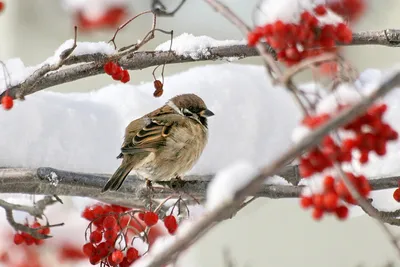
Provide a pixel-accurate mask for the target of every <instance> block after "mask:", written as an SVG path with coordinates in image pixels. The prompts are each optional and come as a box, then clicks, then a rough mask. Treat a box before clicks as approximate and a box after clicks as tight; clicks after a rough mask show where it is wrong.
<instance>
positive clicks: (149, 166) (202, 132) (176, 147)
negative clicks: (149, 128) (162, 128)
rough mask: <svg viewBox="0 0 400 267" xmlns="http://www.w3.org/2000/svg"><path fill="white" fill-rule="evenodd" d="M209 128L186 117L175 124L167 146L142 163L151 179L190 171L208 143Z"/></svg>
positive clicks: (156, 179)
mask: <svg viewBox="0 0 400 267" xmlns="http://www.w3.org/2000/svg"><path fill="white" fill-rule="evenodd" d="M207 137H208V134H207V128H205V127H204V126H202V125H201V124H199V123H197V122H195V121H192V120H191V119H185V120H184V122H181V123H179V124H178V125H175V127H173V128H172V129H171V132H170V135H169V136H168V137H167V142H166V145H165V146H162V147H160V148H159V149H158V150H157V151H156V152H154V156H153V157H152V160H151V161H147V162H146V163H145V164H144V165H142V168H141V169H142V170H143V168H144V169H145V170H143V171H145V172H147V173H148V175H149V177H147V178H148V179H150V180H154V181H162V180H169V179H171V178H174V177H176V176H181V175H183V174H185V173H186V172H187V171H189V170H190V169H191V168H192V167H193V166H194V164H195V163H196V161H197V160H198V159H199V157H200V155H201V153H202V152H203V150H204V147H205V145H206V143H207Z"/></svg>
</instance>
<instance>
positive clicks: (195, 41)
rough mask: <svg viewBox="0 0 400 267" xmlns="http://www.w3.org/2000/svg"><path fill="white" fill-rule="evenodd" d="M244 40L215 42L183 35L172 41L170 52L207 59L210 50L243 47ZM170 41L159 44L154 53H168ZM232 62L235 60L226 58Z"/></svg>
mask: <svg viewBox="0 0 400 267" xmlns="http://www.w3.org/2000/svg"><path fill="white" fill-rule="evenodd" d="M244 44H246V41H245V40H241V41H238V40H223V41H220V40H215V39H213V38H211V37H209V36H194V35H193V34H188V33H183V34H181V35H179V36H178V37H175V38H174V39H173V40H172V48H171V50H172V51H174V52H175V54H177V55H180V56H184V57H190V58H193V59H199V58H201V57H207V56H209V55H211V53H210V48H212V47H218V46H230V45H244ZM170 45H171V40H168V41H167V42H165V43H162V44H160V45H159V46H157V47H156V48H155V51H169V50H170ZM227 60H229V61H232V60H235V58H227Z"/></svg>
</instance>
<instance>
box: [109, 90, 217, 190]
mask: <svg viewBox="0 0 400 267" xmlns="http://www.w3.org/2000/svg"><path fill="white" fill-rule="evenodd" d="M213 115H214V113H213V112H212V111H210V110H209V109H207V106H206V104H205V103H204V101H203V100H202V99H201V98H200V97H198V96H197V95H195V94H183V95H178V96H175V97H173V98H171V99H170V100H169V101H168V102H167V103H166V104H165V105H164V106H162V107H160V108H158V109H156V110H154V111H152V112H150V113H148V114H146V115H144V116H143V117H141V118H139V119H136V120H134V121H132V122H131V123H130V124H129V125H128V126H127V127H126V129H125V137H124V142H123V144H122V146H121V153H120V154H119V155H118V156H117V158H118V159H120V158H122V163H121V165H120V166H119V168H118V169H117V170H116V171H115V173H114V174H113V175H112V177H111V178H110V179H109V180H108V181H107V183H106V185H105V186H104V188H103V189H102V192H105V191H108V190H112V191H117V190H118V189H119V188H120V187H121V185H122V183H123V182H124V180H125V179H126V177H127V176H128V174H129V173H130V172H131V171H132V170H135V171H136V173H137V174H138V176H139V177H140V178H142V179H146V180H148V181H155V182H157V181H169V180H171V179H174V178H180V177H181V175H183V174H185V173H186V172H187V171H189V170H190V169H191V168H192V167H193V165H194V164H195V163H196V162H197V160H198V159H199V157H200V155H201V153H202V152H203V150H204V147H205V146H206V144H207V140H208V125H207V118H208V117H210V116H213Z"/></svg>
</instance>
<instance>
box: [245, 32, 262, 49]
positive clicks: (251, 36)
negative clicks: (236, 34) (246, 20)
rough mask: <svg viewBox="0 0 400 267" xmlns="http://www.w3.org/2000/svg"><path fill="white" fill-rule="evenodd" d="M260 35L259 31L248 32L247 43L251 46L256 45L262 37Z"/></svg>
mask: <svg viewBox="0 0 400 267" xmlns="http://www.w3.org/2000/svg"><path fill="white" fill-rule="evenodd" d="M260 37H261V36H260V35H259V34H258V33H255V32H249V33H248V34H247V43H248V45H249V46H255V45H256V44H257V42H258V40H259V39H260Z"/></svg>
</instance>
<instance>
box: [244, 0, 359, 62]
mask: <svg viewBox="0 0 400 267" xmlns="http://www.w3.org/2000/svg"><path fill="white" fill-rule="evenodd" d="M328 11H329V10H328V8H327V7H325V6H324V5H318V6H316V7H315V8H314V9H313V10H310V11H308V10H305V11H303V12H302V13H301V15H300V21H299V22H298V23H285V22H283V21H282V20H277V21H275V22H274V23H271V24H266V25H264V26H258V27H256V28H255V29H254V30H253V31H251V32H250V33H249V34H248V36H247V41H248V45H249V46H254V45H255V44H256V43H257V42H259V41H260V40H261V39H264V40H265V41H266V42H267V43H268V44H269V45H270V46H271V47H272V48H274V49H275V51H276V52H277V54H278V59H279V60H281V61H283V62H284V63H285V64H287V65H288V66H291V65H294V64H296V63H298V62H300V61H301V60H303V59H305V58H308V57H313V56H317V55H320V54H322V53H324V52H333V51H336V48H335V43H336V42H342V43H350V42H351V41H352V31H351V30H350V28H349V27H348V26H347V25H346V24H344V23H337V24H333V23H332V24H328V23H326V21H324V20H323V19H322V18H323V17H325V16H328ZM329 12H331V11H329Z"/></svg>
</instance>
